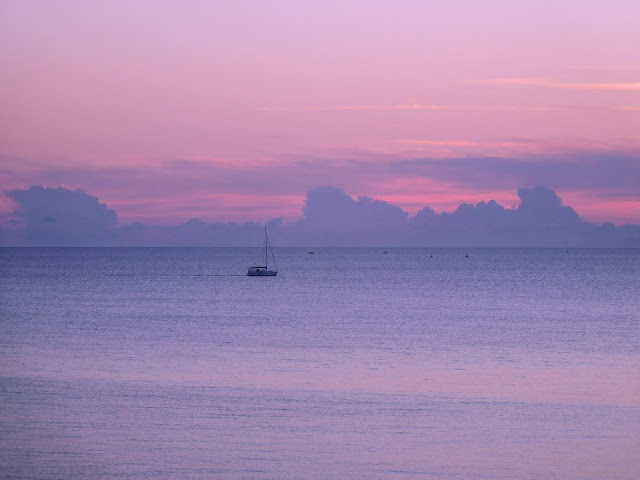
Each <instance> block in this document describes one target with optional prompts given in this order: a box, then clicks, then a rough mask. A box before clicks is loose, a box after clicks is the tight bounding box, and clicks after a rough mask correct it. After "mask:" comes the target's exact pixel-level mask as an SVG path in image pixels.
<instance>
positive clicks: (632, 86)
mask: <svg viewBox="0 0 640 480" xmlns="http://www.w3.org/2000/svg"><path fill="white" fill-rule="evenodd" d="M481 83H484V84H488V85H505V86H522V87H540V88H559V89H569V90H628V91H638V90H640V82H554V81H552V80H547V79H544V78H496V79H491V80H486V81H483V82H481Z"/></svg>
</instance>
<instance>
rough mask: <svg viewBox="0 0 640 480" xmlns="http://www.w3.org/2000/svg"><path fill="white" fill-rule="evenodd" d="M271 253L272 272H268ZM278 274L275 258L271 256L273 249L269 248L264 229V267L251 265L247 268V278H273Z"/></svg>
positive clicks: (269, 243) (269, 244) (265, 229)
mask: <svg viewBox="0 0 640 480" xmlns="http://www.w3.org/2000/svg"><path fill="white" fill-rule="evenodd" d="M268 251H270V252H271V260H273V270H269V255H268ZM277 274H278V267H277V265H276V258H275V257H274V256H273V248H271V242H269V237H268V236H267V227H265V228H264V266H262V265H252V266H251V267H249V271H248V272H247V276H249V277H275V276H276V275H277Z"/></svg>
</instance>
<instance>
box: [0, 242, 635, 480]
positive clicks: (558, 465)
mask: <svg viewBox="0 0 640 480" xmlns="http://www.w3.org/2000/svg"><path fill="white" fill-rule="evenodd" d="M307 250H308V249H306V250H302V249H301V250H299V251H298V250H296V249H289V250H282V251H281V252H280V255H278V258H279V265H281V269H282V278H280V277H281V276H280V275H279V276H278V277H277V279H276V280H275V281H273V282H270V283H265V282H264V279H260V280H262V283H258V282H256V279H248V278H246V277H226V276H225V277H223V276H216V277H214V276H207V275H206V273H207V272H209V273H211V272H214V273H216V274H231V273H233V269H234V268H235V265H244V263H246V262H243V260H244V257H245V256H246V255H245V254H246V251H245V250H242V249H237V250H236V249H226V250H215V249H202V250H198V249H171V250H163V249H149V250H145V249H137V250H136V249H114V250H108V249H107V250H91V249H80V250H74V249H53V250H38V249H31V250H6V249H5V250H3V251H2V256H1V257H0V260H1V261H2V265H1V266H2V269H1V270H0V273H1V274H2V276H3V283H2V287H1V288H2V290H1V292H2V296H1V297H0V302H1V303H0V308H1V313H2V315H1V316H0V326H1V329H0V431H1V432H2V436H1V439H0V469H1V471H2V476H3V477H6V478H92V479H93V478H114V477H119V476H121V477H127V478H131V477H134V478H228V479H236V478H247V479H249V478H251V479H253V478H255V479H272V478H282V479H298V478H305V479H324V478H367V479H370V478H381V479H382V478H385V479H386V478H399V479H403V478H407V479H409V478H410V479H417V478H437V479H453V478H495V479H511V478H562V479H601V478H607V479H629V478H637V477H640V469H639V467H638V462H637V461H636V458H638V457H639V456H640V451H639V446H640V376H639V375H638V374H637V372H638V367H639V366H640V348H639V342H640V313H639V309H638V306H637V301H636V300H635V299H636V298H638V297H639V296H640V291H639V287H638V285H639V284H640V282H638V280H639V279H638V276H639V272H640V268H638V267H639V266H640V259H639V257H640V255H639V253H640V252H637V251H609V250H602V251H599V250H598V251H578V252H575V251H573V252H572V253H573V254H572V255H571V256H567V255H564V251H562V252H558V251H554V250H548V251H547V250H544V251H535V250H533V251H531V250H524V251H504V250H479V251H475V252H473V255H471V256H470V257H471V260H470V261H464V262H462V261H459V260H460V258H463V257H461V253H460V252H459V251H456V250H443V251H438V252H437V254H436V256H435V259H434V260H433V262H432V263H431V264H428V270H427V271H426V272H422V269H423V268H424V265H426V263H425V262H427V261H430V260H427V258H429V259H431V258H432V257H430V256H429V255H431V253H432V252H429V251H420V250H402V249H396V250H394V249H391V250H389V254H388V255H385V256H384V259H383V260H379V259H378V258H377V257H376V253H379V252H376V251H374V250H373V249H361V250H349V249H335V250H329V251H323V250H321V249H316V250H314V251H316V255H313V256H309V255H308V254H307V253H306V252H307ZM280 258H282V261H281V260H280ZM467 260H469V259H467ZM374 261H379V262H384V271H385V273H386V275H385V278H381V277H379V276H378V277H372V276H371V275H368V274H367V272H368V267H370V266H371V265H372V264H373V263H374ZM310 262H313V268H312V269H311V268H308V267H310V265H309V264H308V263H310ZM416 265H420V267H419V268H417V267H416ZM309 272H313V273H314V275H310V274H309Z"/></svg>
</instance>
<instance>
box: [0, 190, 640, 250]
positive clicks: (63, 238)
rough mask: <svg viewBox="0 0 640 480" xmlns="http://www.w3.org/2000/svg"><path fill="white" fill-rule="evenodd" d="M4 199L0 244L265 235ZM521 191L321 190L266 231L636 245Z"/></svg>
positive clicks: (80, 200)
mask: <svg viewBox="0 0 640 480" xmlns="http://www.w3.org/2000/svg"><path fill="white" fill-rule="evenodd" d="M8 195H9V196H10V197H11V198H12V199H13V200H14V201H15V202H16V203H17V204H18V209H17V210H16V212H15V213H14V216H13V218H11V219H10V220H8V221H5V223H4V224H3V225H2V226H1V227H0V244H2V245H17V246H20V245H43V246H61V245H69V246H75V245H87V246H94V245H113V246H254V245H256V244H258V243H259V239H260V238H261V235H262V228H263V226H262V225H260V224H257V223H254V222H248V223H243V224H236V223H206V222H203V221H202V220H198V219H192V220H189V221H188V222H186V223H183V224H180V225H176V226H153V225H145V224H142V223H134V224H131V225H126V226H122V227H119V228H117V227H116V218H117V217H116V213H115V212H114V211H113V210H111V209H110V208H108V207H107V206H106V205H105V204H103V203H100V202H99V201H98V199H97V198H96V197H93V196H91V195H88V194H86V193H85V192H83V191H81V190H69V189H65V188H56V189H53V188H44V187H41V186H33V187H31V188H29V189H27V190H13V191H11V192H9V193H8ZM518 196H519V197H520V204H519V205H518V206H517V207H514V208H504V207H503V206H501V205H499V204H498V203H496V202H495V201H493V200H490V201H488V202H480V203H477V204H475V205H472V204H462V205H460V206H459V207H458V208H457V209H456V210H455V211H454V212H451V213H449V212H443V213H440V214H436V213H435V212H434V210H433V209H431V208H429V207H425V208H423V209H422V210H421V211H420V212H418V214H417V215H416V216H414V217H409V216H408V214H407V213H406V212H405V211H404V210H402V209H401V208H400V207H398V206H395V205H392V204H389V203H388V202H385V201H382V200H374V199H372V198H369V197H358V198H357V199H354V198H352V197H350V196H349V195H347V194H346V193H345V192H344V191H342V190H340V189H338V188H335V187H320V188H316V189H313V190H311V191H310V192H309V193H308V194H307V197H306V203H305V206H304V209H303V213H304V218H302V219H301V220H298V221H295V222H290V223H284V222H283V221H282V219H281V218H278V219H274V220H272V221H271V222H269V223H268V224H267V228H268V229H269V231H270V232H271V237H272V240H273V243H274V244H276V245H281V246H289V245H300V246H321V245H322V246H441V247H449V246H453V247H473V246H481V247H640V226H638V225H625V226H622V227H616V226H614V225H613V224H605V225H596V224H593V223H590V222H586V221H584V220H583V219H582V218H580V216H579V215H578V214H577V213H576V212H575V211H574V210H573V208H571V207H569V206H566V205H563V203H562V200H561V199H560V197H559V196H558V195H557V194H556V193H555V192H554V191H552V190H550V189H548V188H544V187H536V188H521V189H518Z"/></svg>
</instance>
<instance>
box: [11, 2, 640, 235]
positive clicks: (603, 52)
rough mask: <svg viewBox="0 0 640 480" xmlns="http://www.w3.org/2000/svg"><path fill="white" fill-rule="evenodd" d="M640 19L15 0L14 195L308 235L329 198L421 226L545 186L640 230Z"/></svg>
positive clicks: (600, 14) (571, 6) (403, 5)
mask: <svg viewBox="0 0 640 480" xmlns="http://www.w3.org/2000/svg"><path fill="white" fill-rule="evenodd" d="M639 18H640V4H638V3H637V2H636V1H607V2H605V1H561V0H560V1H538V2H510V1H477V2H462V1H431V2H425V1H398V2H386V1H340V2H338V1H336V2H331V1H328V2H315V3H309V2H299V1H274V2H263V1H246V2H241V1H229V2H226V1H218V2H213V1H193V2H187V3H185V2H178V1H156V2H153V3H149V2H142V1H89V0H82V1H80V0H78V1H65V0H58V1H33V2H23V1H19V0H5V1H4V2H2V3H1V4H0V71H1V72H2V78H3V80H2V83H1V85H0V185H1V186H2V190H4V191H6V190H10V189H12V188H25V187H28V186H29V185H31V184H41V185H44V186H52V187H53V186H68V187H74V188H75V187H81V188H83V189H84V190H86V191H87V192H88V193H90V194H92V195H95V196H97V197H99V198H100V200H101V201H103V202H107V203H108V204H109V206H112V207H113V208H114V209H116V211H117V212H118V215H119V218H120V222H127V221H132V220H142V221H147V222H151V223H153V222H160V223H166V222H176V221H182V220H186V219H188V218H191V217H194V216H197V217H200V218H203V219H205V220H209V221H213V220H220V221H228V220H238V221H244V220H260V221H262V220H266V219H269V218H272V217H274V216H279V215H285V217H287V218H295V217H296V216H299V215H300V208H301V207H302V204H303V202H304V194H305V193H306V192H307V191H308V190H310V189H312V188H314V187H316V186H320V185H327V184H331V185H336V186H338V187H341V188H343V189H344V190H345V191H346V192H347V193H349V194H352V195H369V196H372V197H376V198H382V199H385V200H387V201H389V202H391V203H395V204H397V205H400V206H402V207H403V208H405V209H406V210H407V211H409V212H410V213H415V212H416V211H417V210H419V209H420V208H422V207H423V206H425V205H429V206H431V207H433V208H434V209H435V210H436V211H441V210H450V209H453V208H455V206H457V205H458V204H460V203H461V202H477V201H480V200H489V199H496V200H497V201H499V202H500V203H502V204H504V205H506V206H511V205H512V203H515V202H516V201H517V195H516V188H517V187H519V186H532V184H534V183H535V184H537V183H545V184H546V186H548V187H550V188H554V189H555V190H556V191H557V192H558V193H559V194H560V195H561V197H562V198H563V199H564V200H565V203H567V204H570V205H572V206H573V207H574V208H575V209H576V211H578V213H580V214H581V215H583V216H584V217H585V218H586V219H588V220H592V221H606V220H612V221H615V222H616V223H625V222H632V223H640V179H638V178H636V179H635V181H633V176H634V175H635V174H636V173H637V172H638V164H639V163H640V48H638V45H640V29H639V28H638V19H639ZM465 158H471V159H472V161H473V163H474V167H473V169H470V170H465V171H462V170H459V169H451V168H449V167H447V166H446V164H447V162H449V165H451V164H452V162H455V161H456V160H460V159H465ZM485 158H501V159H505V162H503V163H501V164H500V165H502V166H496V165H493V166H490V165H489V163H490V162H488V163H486V165H487V168H486V169H484V170H483V168H484V167H483V166H484V165H485V163H483V162H484V160H483V159H485ZM594 158H595V159H596V160H594ZM609 158H615V159H617V160H615V162H616V163H615V168H609V167H608V165H611V163H610V161H609V160H608V159H609ZM620 158H623V160H619V159H620ZM409 159H418V160H420V159H425V161H427V163H430V165H431V166H430V167H429V168H428V169H426V170H425V169H417V170H412V171H410V172H408V171H406V168H405V163H406V161H407V160H409ZM433 161H437V162H442V164H443V166H442V168H439V166H438V165H436V166H434V165H432V162H433ZM510 161H511V162H512V163H509V162H510ZM523 162H525V163H526V164H527V167H526V168H522V164H523ZM536 162H537V163H536ZM559 165H561V166H562V168H560V167H559ZM536 166H537V167H536ZM512 167H513V172H512V171H511V170H512ZM570 167H572V168H570ZM436 171H437V172H436ZM206 180H210V181H208V182H207V181H206ZM11 209H12V205H11V202H9V201H8V200H7V199H6V197H3V198H1V199H0V210H2V212H7V211H10V210H11Z"/></svg>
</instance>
